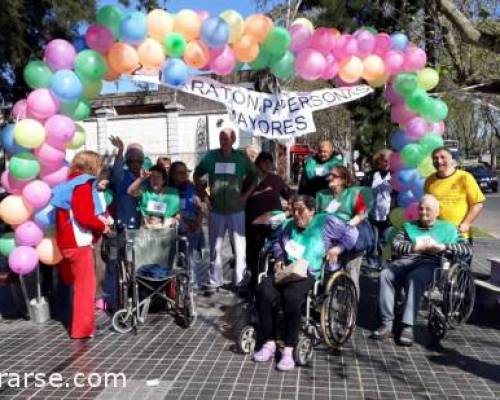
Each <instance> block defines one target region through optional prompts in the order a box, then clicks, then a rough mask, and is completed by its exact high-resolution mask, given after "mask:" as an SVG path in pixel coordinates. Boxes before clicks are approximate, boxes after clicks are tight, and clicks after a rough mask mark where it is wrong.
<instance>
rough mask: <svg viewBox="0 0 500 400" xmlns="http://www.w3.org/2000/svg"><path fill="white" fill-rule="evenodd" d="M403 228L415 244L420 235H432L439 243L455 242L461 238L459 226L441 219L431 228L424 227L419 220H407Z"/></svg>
mask: <svg viewBox="0 0 500 400" xmlns="http://www.w3.org/2000/svg"><path fill="white" fill-rule="evenodd" d="M403 229H404V230H405V232H406V234H407V235H408V237H409V238H410V240H411V242H412V243H413V244H414V245H415V244H416V243H417V239H418V238H419V237H425V236H430V237H432V238H433V239H434V240H435V241H436V242H437V243H439V244H454V243H457V242H458V240H459V236H458V231H457V227H456V226H455V225H453V224H451V223H449V222H446V221H441V220H439V219H438V220H436V222H434V225H432V227H431V228H430V229H422V228H421V227H420V226H419V224H418V222H417V221H410V222H405V223H404V224H403Z"/></svg>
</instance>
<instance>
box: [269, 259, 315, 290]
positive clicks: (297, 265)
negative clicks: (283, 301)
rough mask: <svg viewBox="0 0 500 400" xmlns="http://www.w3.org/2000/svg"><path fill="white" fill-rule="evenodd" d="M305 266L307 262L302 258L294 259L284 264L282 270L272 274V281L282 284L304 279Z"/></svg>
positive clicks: (305, 275)
mask: <svg viewBox="0 0 500 400" xmlns="http://www.w3.org/2000/svg"><path fill="white" fill-rule="evenodd" d="M307 266H308V263H307V261H306V260H304V259H303V258H302V259H299V260H297V261H294V262H293V263H291V264H288V265H287V266H285V268H284V269H283V271H279V272H277V273H275V274H274V282H275V283H277V284H282V283H287V282H297V281H301V280H304V279H306V278H307Z"/></svg>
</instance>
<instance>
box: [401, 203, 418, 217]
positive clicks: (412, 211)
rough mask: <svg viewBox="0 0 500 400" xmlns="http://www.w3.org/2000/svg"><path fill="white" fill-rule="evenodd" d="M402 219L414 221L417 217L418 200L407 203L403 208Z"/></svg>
mask: <svg viewBox="0 0 500 400" xmlns="http://www.w3.org/2000/svg"><path fill="white" fill-rule="evenodd" d="M404 219H405V220H406V221H416V220H417V219H418V202H413V203H410V204H408V206H407V207H406V208H405V212H404Z"/></svg>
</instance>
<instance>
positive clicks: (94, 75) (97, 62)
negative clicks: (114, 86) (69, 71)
mask: <svg viewBox="0 0 500 400" xmlns="http://www.w3.org/2000/svg"><path fill="white" fill-rule="evenodd" d="M107 68H108V67H107V63H106V60H105V59H104V57H103V56H102V55H101V54H99V53H98V52H97V51H94V50H83V51H81V52H80V53H78V55H77V56H76V59H75V71H76V73H77V74H78V76H79V77H80V78H82V79H84V80H88V81H97V80H101V79H103V78H104V75H106V71H107Z"/></svg>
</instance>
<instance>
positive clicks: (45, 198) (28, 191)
mask: <svg viewBox="0 0 500 400" xmlns="http://www.w3.org/2000/svg"><path fill="white" fill-rule="evenodd" d="M23 196H24V198H25V199H26V201H27V202H28V203H30V204H31V205H32V206H33V207H34V208H42V207H45V206H46V205H47V204H48V202H49V200H50V197H51V196H52V190H51V189H50V186H49V185H47V184H46V183H45V182H43V181H41V180H39V179H37V180H35V181H31V182H30V183H28V184H27V185H26V186H25V187H24V189H23Z"/></svg>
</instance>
